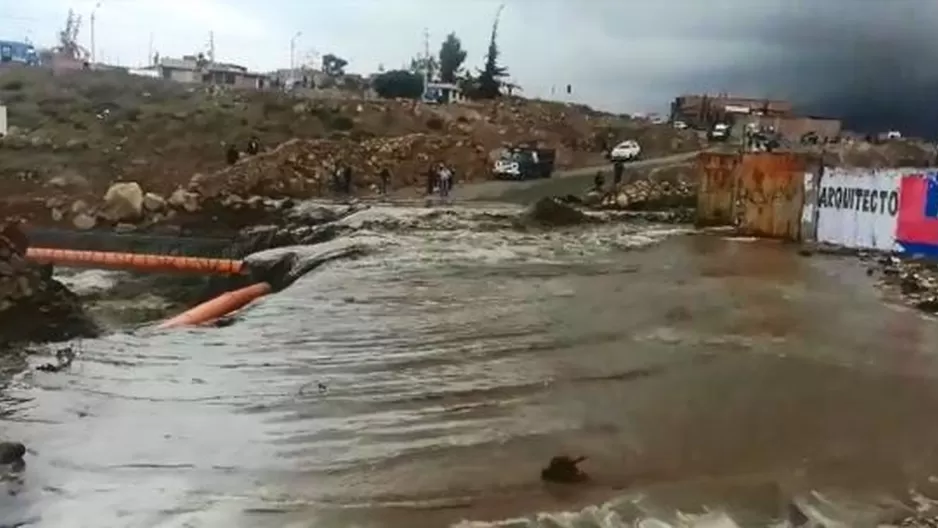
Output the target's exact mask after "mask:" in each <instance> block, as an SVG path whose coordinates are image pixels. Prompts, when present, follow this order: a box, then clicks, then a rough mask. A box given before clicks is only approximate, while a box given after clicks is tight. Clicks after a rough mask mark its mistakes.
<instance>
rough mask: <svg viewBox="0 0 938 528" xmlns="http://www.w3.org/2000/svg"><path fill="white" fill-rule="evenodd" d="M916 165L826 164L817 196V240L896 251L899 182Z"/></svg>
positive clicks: (859, 247) (840, 244)
mask: <svg viewBox="0 0 938 528" xmlns="http://www.w3.org/2000/svg"><path fill="white" fill-rule="evenodd" d="M914 171H915V169H885V170H876V169H841V168H825V169H824V173H823V174H822V176H821V181H820V185H819V188H818V196H817V240H818V242H826V243H829V244H836V245H838V246H844V247H849V248H858V249H879V250H883V251H893V250H895V246H896V216H897V214H898V211H899V184H900V181H901V178H902V175H903V174H908V173H909V172H914Z"/></svg>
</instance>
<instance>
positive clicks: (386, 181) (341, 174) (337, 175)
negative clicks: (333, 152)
mask: <svg viewBox="0 0 938 528" xmlns="http://www.w3.org/2000/svg"><path fill="white" fill-rule="evenodd" d="M353 189H354V187H353V182H352V168H351V167H349V166H348V165H340V166H336V167H335V169H334V170H333V171H332V192H333V193H335V194H345V195H351V194H352V190H353ZM390 190H391V171H390V170H388V168H387V167H383V168H382V169H381V171H380V172H378V193H379V194H381V195H382V196H387V194H388V192H389V191H390Z"/></svg>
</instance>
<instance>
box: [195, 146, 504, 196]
mask: <svg viewBox="0 0 938 528" xmlns="http://www.w3.org/2000/svg"><path fill="white" fill-rule="evenodd" d="M440 162H446V163H447V164H449V165H450V166H452V167H453V168H454V169H455V171H456V174H457V177H458V178H459V180H460V181H473V180H479V179H482V178H485V177H486V175H487V174H488V171H489V162H488V156H487V151H486V149H485V148H484V147H483V146H482V145H477V144H473V143H472V142H470V141H469V140H468V139H466V138H460V137H453V136H448V135H431V134H408V135H406V136H400V137H393V138H374V139H368V140H364V141H360V142H351V141H337V140H328V139H312V140H304V139H293V140H290V141H287V142H286V143H283V144H281V145H280V146H278V147H277V148H275V149H273V150H271V151H268V152H263V153H261V154H258V155H256V156H251V157H247V158H243V159H241V160H240V161H239V162H238V163H236V164H234V165H232V166H230V167H228V168H225V169H223V170H221V171H218V172H216V173H214V174H210V175H205V176H199V177H196V178H194V179H193V181H192V182H191V184H190V186H189V190H190V191H193V192H198V193H199V195H200V196H202V197H203V198H204V199H211V198H217V197H220V196H225V195H231V194H234V195H238V196H250V195H259V196H265V197H272V198H310V197H316V196H324V195H328V194H329V193H330V192H331V178H332V174H333V173H334V170H335V167H337V166H344V165H347V166H348V167H350V168H351V169H352V184H353V187H354V189H353V190H354V191H355V192H356V194H367V193H373V192H375V191H377V190H378V184H379V173H380V171H381V169H383V168H387V169H388V170H389V171H390V172H391V182H390V183H391V186H392V187H394V188H398V187H409V186H414V185H421V184H422V183H423V181H424V178H425V176H424V173H425V172H426V171H427V170H428V169H429V168H430V167H431V166H433V165H434V164H436V163H440Z"/></svg>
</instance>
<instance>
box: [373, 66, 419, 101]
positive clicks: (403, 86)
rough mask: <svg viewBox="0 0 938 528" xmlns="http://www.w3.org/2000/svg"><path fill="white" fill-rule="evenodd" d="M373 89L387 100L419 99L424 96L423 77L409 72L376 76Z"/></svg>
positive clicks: (392, 71)
mask: <svg viewBox="0 0 938 528" xmlns="http://www.w3.org/2000/svg"><path fill="white" fill-rule="evenodd" d="M372 87H373V88H374V89H375V92H377V93H378V95H380V96H381V97H384V98H386V99H398V98H401V99H419V98H420V96H421V95H423V77H422V76H420V75H418V74H416V73H413V72H409V71H407V70H391V71H389V72H385V73H382V74H380V75H378V76H376V77H375V78H374V80H373V81H372Z"/></svg>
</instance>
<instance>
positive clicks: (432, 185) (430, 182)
mask: <svg viewBox="0 0 938 528" xmlns="http://www.w3.org/2000/svg"><path fill="white" fill-rule="evenodd" d="M435 189H436V169H434V168H433V167H430V168H429V169H427V196H431V195H433V191H434V190H435Z"/></svg>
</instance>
